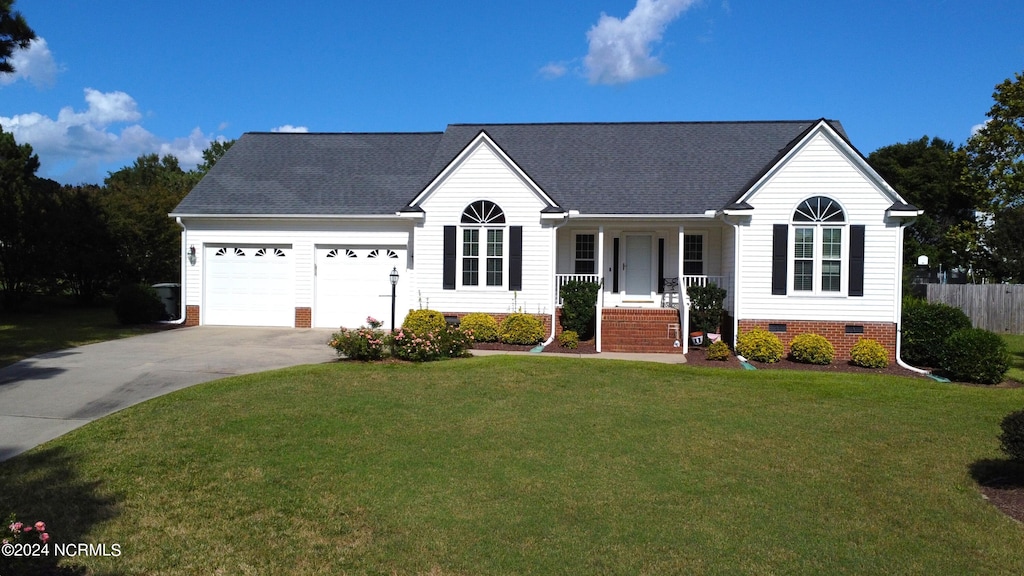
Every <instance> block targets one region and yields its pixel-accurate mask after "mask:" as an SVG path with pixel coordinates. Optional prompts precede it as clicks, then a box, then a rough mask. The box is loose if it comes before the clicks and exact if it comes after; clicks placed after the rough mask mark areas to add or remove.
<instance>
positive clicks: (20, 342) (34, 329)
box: [0, 307, 160, 367]
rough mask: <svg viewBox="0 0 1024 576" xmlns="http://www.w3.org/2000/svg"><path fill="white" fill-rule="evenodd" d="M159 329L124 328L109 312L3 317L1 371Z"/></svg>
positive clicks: (74, 310) (93, 310) (88, 310)
mask: <svg viewBox="0 0 1024 576" xmlns="http://www.w3.org/2000/svg"><path fill="white" fill-rule="evenodd" d="M158 329H160V327H159V326H122V325H120V324H118V323H117V318H115V317H114V312H113V311H112V310H111V309H109V308H70V307H55V308H53V309H51V310H49V311H47V312H40V313H34V314H0V367H2V366H7V365H8V364H13V363H15V362H17V361H18V360H22V359H24V358H29V357H31V356H35V355H37V354H42V353H43V352H52V351H54V350H62V349H64V348H71V347H73V346H82V345H83V344H92V343H93V342H102V341H104V340H114V339H117V338H126V337H128V336H137V335H139V334H146V333H149V332H153V331H155V330H158Z"/></svg>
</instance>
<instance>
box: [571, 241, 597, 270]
mask: <svg viewBox="0 0 1024 576" xmlns="http://www.w3.org/2000/svg"><path fill="white" fill-rule="evenodd" d="M575 256H576V257H575V265H574V268H573V273H574V274H596V272H595V270H596V269H597V261H596V260H595V258H594V256H595V251H594V235H593V234H577V235H576V255H575Z"/></svg>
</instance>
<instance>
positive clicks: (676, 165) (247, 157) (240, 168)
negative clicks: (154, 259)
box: [174, 120, 845, 215]
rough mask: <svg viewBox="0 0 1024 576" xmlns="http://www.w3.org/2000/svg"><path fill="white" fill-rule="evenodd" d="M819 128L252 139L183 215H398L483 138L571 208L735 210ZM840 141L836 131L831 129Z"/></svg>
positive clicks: (744, 125)
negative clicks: (749, 191)
mask: <svg viewBox="0 0 1024 576" xmlns="http://www.w3.org/2000/svg"><path fill="white" fill-rule="evenodd" d="M818 122H819V121H818V120H808V121H783V122H664V123H600V124H595V123H586V124H453V125H449V126H448V128H447V130H445V132H443V133H425V134H277V133H274V134H266V133H249V134H245V135H244V136H242V138H240V139H239V140H238V142H236V143H235V145H234V146H232V147H231V149H230V150H229V151H228V153H227V154H225V156H224V158H222V159H221V160H220V162H218V163H217V164H216V165H215V166H214V168H213V169H212V170H211V171H210V173H209V174H208V175H207V176H206V177H205V178H203V180H202V181H201V182H200V183H199V185H197V186H196V187H195V189H194V190H193V191H192V192H191V193H190V194H189V195H188V196H187V197H186V198H185V199H184V200H183V201H182V202H181V204H180V205H179V206H178V207H177V208H176V209H175V211H174V213H175V214H210V215H213V214H299V215H312V214H329V215H360V214H366V215H377V214H394V213H395V212H397V211H399V210H402V209H403V207H406V206H407V204H408V203H409V202H410V201H412V199H413V198H415V197H416V196H417V195H418V194H419V193H420V192H422V191H423V189H424V187H425V186H426V185H427V184H428V183H429V182H430V181H431V180H433V179H434V178H435V177H436V176H437V175H438V174H440V173H441V172H442V171H443V170H444V168H445V167H446V166H448V165H449V164H450V163H451V161H452V160H453V159H454V158H455V157H456V156H457V155H458V154H459V152H461V151H462V150H463V149H464V148H465V147H466V146H467V145H468V144H469V143H470V142H472V140H473V139H474V138H476V136H477V135H479V134H480V132H481V131H484V132H486V133H487V135H488V136H489V137H490V138H491V139H492V140H493V141H494V142H495V143H496V144H497V145H498V146H499V147H501V149H502V150H504V152H505V153H506V154H508V156H509V157H510V158H511V159H512V160H513V161H514V162H515V163H516V164H517V165H518V166H519V167H520V168H521V169H522V170H523V171H524V172H526V174H528V175H529V176H530V178H531V179H533V181H534V182H536V183H537V185H539V186H540V187H541V188H542V189H543V190H544V192H545V193H546V194H548V195H549V196H550V197H551V198H552V199H553V200H554V201H555V202H556V203H557V204H558V205H559V206H560V207H561V208H562V209H565V210H579V212H580V213H581V214H699V213H703V212H704V211H706V210H720V209H722V208H723V207H725V206H728V205H730V204H732V203H733V202H735V201H736V200H737V199H738V198H739V196H740V195H741V194H742V193H743V192H745V191H746V190H747V189H748V188H749V187H750V185H751V184H753V182H754V181H755V180H756V179H757V178H758V177H759V176H760V175H762V174H764V172H765V171H766V170H767V169H769V168H770V167H771V166H772V165H774V164H775V163H776V162H778V160H779V159H781V157H782V155H783V154H784V153H785V152H786V151H788V150H789V149H790V148H791V147H792V146H793V145H794V144H795V143H796V142H798V141H799V140H800V138H802V137H803V136H804V135H805V134H806V133H807V131H808V130H810V129H811V128H812V127H814V126H815V125H817V123H818ZM830 125H831V126H832V127H833V128H835V129H836V130H837V131H838V132H839V133H840V134H841V135H843V137H844V138H845V134H844V132H843V129H842V127H841V126H840V125H839V123H838V122H833V121H830Z"/></svg>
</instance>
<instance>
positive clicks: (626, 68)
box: [583, 0, 697, 84]
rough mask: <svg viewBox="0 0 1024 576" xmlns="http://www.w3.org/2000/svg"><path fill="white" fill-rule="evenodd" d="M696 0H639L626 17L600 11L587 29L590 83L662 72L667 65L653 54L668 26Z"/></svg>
mask: <svg viewBox="0 0 1024 576" xmlns="http://www.w3.org/2000/svg"><path fill="white" fill-rule="evenodd" d="M696 2H697V0H637V3H636V6H635V7H634V8H633V9H632V10H631V11H630V12H629V15H627V16H626V17H625V18H623V19H621V20H620V19H618V18H615V17H613V16H608V15H607V14H605V13H603V12H602V13H601V17H600V19H598V21H597V24H595V25H594V26H593V27H592V28H591V29H590V30H589V31H588V32H587V40H588V41H589V42H590V51H589V52H588V53H587V55H586V57H585V58H584V59H583V66H584V67H585V68H586V71H587V77H588V78H589V79H590V83H591V84H624V83H627V82H632V81H634V80H639V79H641V78H646V77H648V76H654V75H656V74H661V73H662V72H664V71H665V66H664V64H662V63H661V62H660V61H659V60H658V59H657V58H655V57H654V56H652V55H651V46H652V45H653V44H654V43H656V42H659V41H660V40H661V37H662V34H664V32H665V28H666V27H667V26H668V25H669V24H670V23H671V22H672V21H673V20H675V19H676V18H678V17H679V16H680V15H681V14H682V13H683V12H685V11H686V10H687V9H688V8H690V6H692V5H693V4H695V3H696Z"/></svg>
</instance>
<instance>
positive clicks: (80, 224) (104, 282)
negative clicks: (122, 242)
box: [52, 185, 119, 304]
mask: <svg viewBox="0 0 1024 576" xmlns="http://www.w3.org/2000/svg"><path fill="white" fill-rule="evenodd" d="M102 195H103V189H102V188H100V187H99V186H96V185H85V186H64V187H63V188H62V189H61V192H60V195H59V203H60V206H59V209H58V210H57V213H56V217H55V218H54V219H53V223H54V227H55V231H54V238H55V241H54V248H55V249H54V250H53V253H54V258H53V259H52V262H53V264H54V266H53V274H54V275H55V278H54V279H55V280H56V282H57V283H58V285H59V287H60V288H61V289H62V290H64V291H66V292H70V293H71V295H72V296H74V297H75V299H76V300H77V301H78V302H79V303H80V304H92V303H94V302H95V301H96V299H97V298H98V297H99V296H100V295H101V294H103V293H105V292H108V291H109V290H111V289H112V288H113V287H114V280H115V274H116V273H117V271H118V263H119V261H118V249H117V245H116V244H115V242H114V239H113V237H112V235H111V232H110V229H109V227H108V225H107V221H106V217H105V215H104V212H103V207H102V205H101V200H102Z"/></svg>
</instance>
